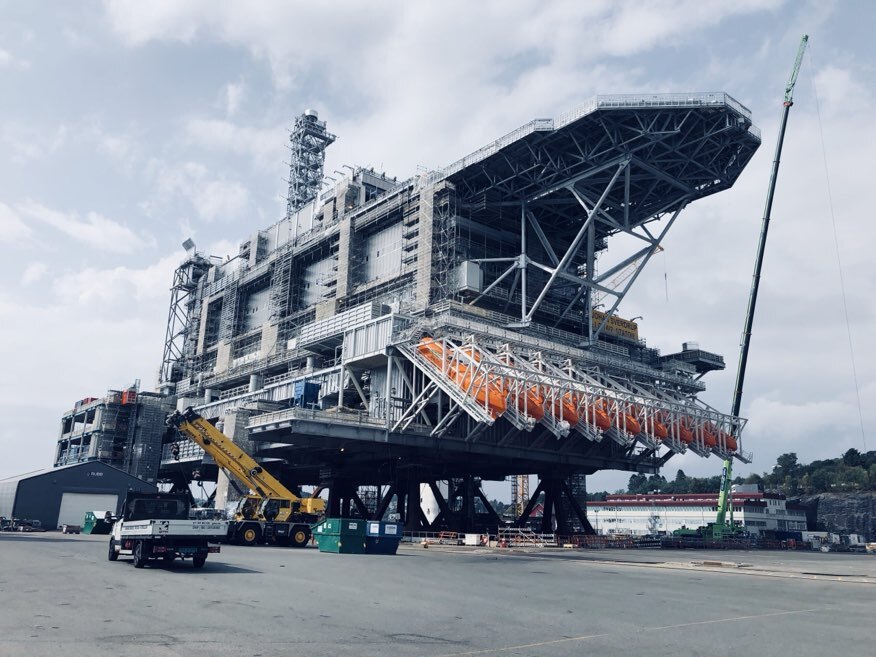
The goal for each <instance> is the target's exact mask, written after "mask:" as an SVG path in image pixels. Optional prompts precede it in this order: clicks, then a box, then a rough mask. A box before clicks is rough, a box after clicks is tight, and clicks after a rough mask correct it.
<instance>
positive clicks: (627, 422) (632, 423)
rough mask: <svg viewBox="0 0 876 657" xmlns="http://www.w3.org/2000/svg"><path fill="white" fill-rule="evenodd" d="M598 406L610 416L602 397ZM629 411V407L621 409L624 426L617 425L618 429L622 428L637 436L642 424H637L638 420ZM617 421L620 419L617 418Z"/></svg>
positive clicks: (607, 406) (606, 403)
mask: <svg viewBox="0 0 876 657" xmlns="http://www.w3.org/2000/svg"><path fill="white" fill-rule="evenodd" d="M600 406H601V407H602V410H603V411H604V412H605V414H606V415H609V417H611V416H610V413H609V405H608V402H607V401H606V400H604V399H603V400H602V402H600ZM629 411H630V409H626V410H625V411H622V413H623V422H624V426H623V427H620V426H619V427H618V429H622V430H623V431H626V432H627V433H629V434H631V435H633V436H637V435H638V434H640V433H641V432H642V425H641V424H639V421H638V420H637V419H636V418H634V417H633V416H632V415H630V412H629ZM619 423H620V420H619Z"/></svg>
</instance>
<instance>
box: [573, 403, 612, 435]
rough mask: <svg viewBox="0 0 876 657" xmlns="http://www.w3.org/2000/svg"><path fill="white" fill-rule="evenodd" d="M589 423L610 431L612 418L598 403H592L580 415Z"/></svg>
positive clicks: (580, 418) (581, 418)
mask: <svg viewBox="0 0 876 657" xmlns="http://www.w3.org/2000/svg"><path fill="white" fill-rule="evenodd" d="M578 417H579V420H583V421H584V422H586V423H587V424H592V425H594V426H596V427H597V428H598V429H599V430H600V431H608V430H609V429H610V428H611V418H610V417H608V413H606V412H605V410H603V409H602V408H601V406H600V405H598V404H592V405H590V406H588V407H587V409H586V410H584V411H581V415H579V416H578Z"/></svg>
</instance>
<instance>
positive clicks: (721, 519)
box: [710, 34, 809, 540]
mask: <svg viewBox="0 0 876 657" xmlns="http://www.w3.org/2000/svg"><path fill="white" fill-rule="evenodd" d="M808 42H809V36H808V35H806V34H804V35H803V38H802V39H800V47H799V48H798V49H797V59H796V61H795V62H794V69H793V70H792V71H791V77H790V78H789V79H788V84H787V85H786V86H785V100H784V102H783V103H782V123H781V127H780V129H779V141H778V143H777V144H776V155H775V157H774V158H773V169H772V174H771V175H770V186H769V189H768V191H767V199H766V207H765V208H764V215H763V223H762V224H761V228H760V239H759V240H758V244H757V257H756V258H755V261H754V275H753V276H752V281H751V293H750V294H749V297H748V311H747V313H746V315H745V329H744V330H743V332H742V343H741V345H740V346H741V350H740V353H739V369H738V370H737V372H736V387H735V388H734V390H733V406H732V410H731V411H730V413H731V415H732V417H739V412H740V410H741V407H742V384H743V382H744V381H745V367H746V365H747V364H748V348H749V346H750V345H751V327H752V324H754V307H755V304H756V303H757V290H758V287H759V286H760V270H761V268H762V267H763V254H764V248H765V247H766V239H767V231H768V230H769V227H770V214H771V213H772V209H773V195H774V194H775V191H776V179H777V177H778V175H779V160H780V159H781V157H782V144H783V142H784V141H785V127H786V126H787V125H788V112H789V111H790V109H791V106H792V105H793V104H794V85H796V84H797V74H798V73H799V72H800V65H801V64H802V63H803V53H805V52H806V44H807V43H808ZM732 482H733V459H732V458H729V459H727V460H725V461H724V468H723V470H722V471H721V490H720V491H719V492H718V516H717V518H716V519H715V522H714V523H710V524H711V526H712V538H715V539H718V540H720V539H722V538H724V537H725V536H727V535H732V534H736V533H737V532H738V531H739V530H738V528H737V527H736V526H735V525H734V524H733V502H732V499H731V495H730V485H731V484H732ZM728 512H729V518H728ZM728 521H729V522H728Z"/></svg>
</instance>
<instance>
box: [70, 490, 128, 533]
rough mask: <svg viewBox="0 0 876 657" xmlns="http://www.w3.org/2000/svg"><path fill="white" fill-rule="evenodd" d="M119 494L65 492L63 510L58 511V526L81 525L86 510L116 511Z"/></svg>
mask: <svg viewBox="0 0 876 657" xmlns="http://www.w3.org/2000/svg"><path fill="white" fill-rule="evenodd" d="M118 504H119V496H118V495H112V494H95V493H64V495H63V497H62V498H61V510H60V511H59V512H58V527H60V526H61V525H81V524H82V522H83V521H84V520H85V512H86V511H111V512H112V513H115V512H116V507H117V506H118Z"/></svg>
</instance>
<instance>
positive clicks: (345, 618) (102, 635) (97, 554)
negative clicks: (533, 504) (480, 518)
mask: <svg viewBox="0 0 876 657" xmlns="http://www.w3.org/2000/svg"><path fill="white" fill-rule="evenodd" d="M107 542H108V537H106V536H84V535H81V536H65V535H62V534H59V533H46V534H31V535H27V534H8V533H4V534H0V655H2V657H19V656H27V657H43V656H51V657H57V656H59V655H65V656H68V655H69V656H72V657H104V656H110V655H111V656H113V657H126V656H131V657H134V656H136V657H166V656H178V655H186V656H187V657H202V656H203V657H207V656H209V657H225V656H232V655H233V656H234V657H274V656H280V655H282V656H283V657H288V656H294V655H307V656H308V657H316V656H321V655H327V656H328V655H330V656H336V655H351V656H356V657H368V656H371V655H393V656H394V655H424V656H426V657H439V656H448V657H450V656H454V657H459V656H462V655H486V656H491V655H500V656H504V655H509V656H510V655H520V656H536V655H538V656H542V655H544V656H548V657H553V656H560V655H589V654H593V655H601V656H608V657H611V656H615V655H617V656H621V655H622V656H623V657H629V655H633V654H634V655H648V656H660V655H672V657H679V656H682V655H707V656H709V657H715V656H720V655H734V657H736V656H738V655H757V656H770V655H782V656H783V657H784V656H790V655H793V656H795V657H797V656H808V655H812V656H816V655H817V656H818V657H823V656H824V655H832V654H848V655H866V654H872V653H873V649H874V633H873V629H872V628H873V625H874V609H876V604H874V603H876V585H874V584H876V558H874V557H872V556H868V555H849V554H821V553H789V552H781V553H778V552H713V551H706V552H693V551H670V550H664V551H661V550H653V551H652V550H648V551H645V550H642V551H633V550H629V551H617V550H601V551H580V550H541V551H517V550H488V549H463V548H438V547H435V546H432V547H431V548H429V549H424V548H422V547H421V546H418V545H413V546H402V548H401V549H400V550H399V554H398V555H396V556H364V555H361V556H360V555H333V554H321V553H319V552H318V551H317V550H316V549H315V548H306V549H303V550H295V549H291V548H272V547H256V548H245V547H237V546H223V547H222V552H221V554H213V555H210V558H209V560H208V561H207V564H206V566H205V567H204V569H203V570H194V569H193V568H192V567H191V563H190V562H175V563H174V564H172V565H170V566H165V565H154V566H152V565H150V566H149V567H147V568H144V569H142V570H135V569H134V568H133V566H132V565H131V563H130V560H126V559H120V560H119V561H116V562H109V561H107V558H106V552H107V549H106V548H107ZM692 562H694V563H692ZM699 562H707V564H708V563H711V564H712V565H702V564H701V563H699ZM717 562H721V565H718V564H717Z"/></svg>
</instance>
